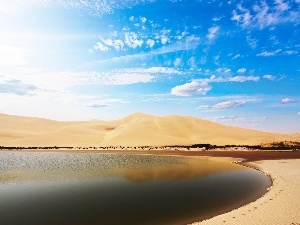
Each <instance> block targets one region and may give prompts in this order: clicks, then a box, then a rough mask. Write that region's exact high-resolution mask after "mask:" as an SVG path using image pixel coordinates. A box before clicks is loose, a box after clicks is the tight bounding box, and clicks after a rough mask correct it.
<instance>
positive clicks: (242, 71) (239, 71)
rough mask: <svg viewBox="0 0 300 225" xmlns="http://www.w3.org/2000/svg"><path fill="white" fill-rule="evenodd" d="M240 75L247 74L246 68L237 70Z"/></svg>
mask: <svg viewBox="0 0 300 225" xmlns="http://www.w3.org/2000/svg"><path fill="white" fill-rule="evenodd" d="M237 72H238V73H245V72H246V68H240V69H238V70H237Z"/></svg>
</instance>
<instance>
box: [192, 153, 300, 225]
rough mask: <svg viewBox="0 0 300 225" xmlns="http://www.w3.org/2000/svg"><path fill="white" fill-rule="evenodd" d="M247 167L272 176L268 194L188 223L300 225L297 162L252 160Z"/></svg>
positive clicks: (299, 169)
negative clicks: (222, 212)
mask: <svg viewBox="0 0 300 225" xmlns="http://www.w3.org/2000/svg"><path fill="white" fill-rule="evenodd" d="M247 166H251V167H252V168H254V169H258V170H260V171H262V172H263V173H265V174H266V175H268V176H269V177H271V179H272V186H271V187H270V188H269V191H268V192H266V193H265V194H264V195H263V196H261V197H260V198H258V199H256V200H255V201H253V202H250V203H248V204H246V205H244V206H242V207H239V208H236V209H234V210H232V211H230V212H227V213H224V214H220V215H217V216H215V217H213V218H210V219H207V220H203V221H200V222H194V223H191V224H193V225H200V224H201V225H212V224H228V225H238V224H249V225H251V224H253V225H257V224H258V225H259V224H261V225H264V224H278V225H286V224H290V225H300V214H299V211H300V189H299V185H300V176H299V175H300V159H277V160H262V161H253V162H251V165H249V164H248V165H247Z"/></svg>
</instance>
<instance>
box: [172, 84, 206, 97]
mask: <svg viewBox="0 0 300 225" xmlns="http://www.w3.org/2000/svg"><path fill="white" fill-rule="evenodd" d="M210 90H211V86H209V85H208V83H207V82H200V81H192V82H190V83H186V84H183V85H179V86H176V87H174V88H172V90H171V93H172V94H173V95H176V96H191V95H194V94H202V95H205V94H206V93H207V92H208V91H210Z"/></svg>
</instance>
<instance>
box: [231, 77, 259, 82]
mask: <svg viewBox="0 0 300 225" xmlns="http://www.w3.org/2000/svg"><path fill="white" fill-rule="evenodd" d="M259 79H260V78H259V77H256V76H235V77H229V78H228V80H229V81H231V82H245V81H255V82H257V81H259Z"/></svg>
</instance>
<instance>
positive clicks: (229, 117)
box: [216, 116, 237, 121]
mask: <svg viewBox="0 0 300 225" xmlns="http://www.w3.org/2000/svg"><path fill="white" fill-rule="evenodd" d="M236 118H237V117H236V116H219V117H217V118H216V119H218V120H230V121H232V120H235V119H236Z"/></svg>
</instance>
